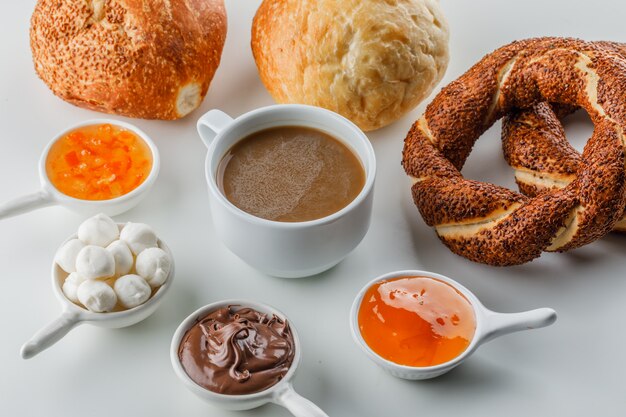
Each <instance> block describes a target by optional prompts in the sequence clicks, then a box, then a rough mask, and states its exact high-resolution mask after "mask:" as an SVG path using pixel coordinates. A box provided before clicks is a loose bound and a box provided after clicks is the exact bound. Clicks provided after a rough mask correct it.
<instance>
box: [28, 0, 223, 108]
mask: <svg viewBox="0 0 626 417" xmlns="http://www.w3.org/2000/svg"><path fill="white" fill-rule="evenodd" d="M225 38H226V12H225V9H224V2H223V0H39V1H38V2H37V5H36V7H35V11H34V13H33V15H32V18H31V29H30V41H31V49H32V53H33V61H34V63H35V69H36V71H37V74H39V77H40V78H41V79H42V80H43V81H44V82H45V83H46V84H47V85H48V87H50V89H51V90H52V91H53V92H54V93H55V94H56V95H57V96H59V97H61V98H62V99H63V100H66V101H69V102H70V103H73V104H75V105H77V106H80V107H86V108H90V109H93V110H98V111H102V112H106V113H115V114H120V115H124V116H129V117H139V118H146V119H177V118H179V117H183V116H185V115H187V114H188V113H190V112H191V111H192V110H194V109H195V108H197V107H198V106H199V105H200V103H201V102H202V99H203V98H204V96H205V95H206V92H207V90H208V88H209V83H210V82H211V79H212V78H213V75H214V74H215V70H216V69H217V67H218V65H219V62H220V57H221V54H222V48H223V46H224V41H225Z"/></svg>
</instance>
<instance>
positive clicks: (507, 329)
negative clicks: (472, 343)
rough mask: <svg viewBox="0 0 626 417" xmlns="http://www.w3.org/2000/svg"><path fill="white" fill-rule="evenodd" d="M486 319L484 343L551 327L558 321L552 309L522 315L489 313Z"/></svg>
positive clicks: (522, 313)
mask: <svg viewBox="0 0 626 417" xmlns="http://www.w3.org/2000/svg"><path fill="white" fill-rule="evenodd" d="M485 318H486V320H485V324H486V326H485V336H484V337H483V340H482V343H486V342H488V341H490V340H493V339H495V338H496V337H499V336H503V335H505V334H509V333H513V332H519V331H521V330H530V329H539V328H541V327H546V326H549V325H551V324H552V323H554V322H555V321H556V311H554V310H553V309H551V308H538V309H536V310H530V311H524V312H521V313H496V312H493V311H487V313H486V317H485Z"/></svg>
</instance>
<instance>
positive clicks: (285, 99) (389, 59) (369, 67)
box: [251, 0, 448, 130]
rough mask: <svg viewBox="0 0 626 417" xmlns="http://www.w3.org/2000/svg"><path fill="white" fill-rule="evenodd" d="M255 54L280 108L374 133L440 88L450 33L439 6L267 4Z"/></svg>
mask: <svg viewBox="0 0 626 417" xmlns="http://www.w3.org/2000/svg"><path fill="white" fill-rule="evenodd" d="M251 46H252V52H253V54H254V59H255V61H256V64H257V67H258V70H259V76H260V77H261V80H262V81H263V84H264V85H265V87H266V88H267V90H268V91H269V93H270V94H271V95H272V97H273V98H274V100H276V101H277V102H279V103H302V104H310V105H315V106H319V107H324V108H327V109H330V110H332V111H335V112H337V113H339V114H341V115H343V116H345V117H347V118H348V119H350V120H352V121H353V122H354V123H356V124H357V125H358V126H359V127H360V128H361V129H363V130H374V129H378V128H380V127H382V126H385V125H387V124H389V123H391V122H393V121H395V120H397V119H398V118H400V117H401V116H402V115H403V114H405V113H406V112H407V111H409V110H411V109H413V108H414V107H415V106H417V104H419V103H420V102H421V101H422V100H424V99H425V98H426V97H427V96H428V95H429V94H430V93H431V92H432V90H433V88H434V87H435V85H436V84H437V83H438V82H439V81H440V80H441V78H442V77H443V75H444V73H445V70H446V68H447V64H448V26H447V23H446V20H445V17H444V16H443V13H442V11H441V8H440V6H439V3H438V1H437V0H393V1H380V0H264V1H263V3H262V4H261V6H260V7H259V9H258V11H257V13H256V15H255V17H254V22H253V25H252V41H251Z"/></svg>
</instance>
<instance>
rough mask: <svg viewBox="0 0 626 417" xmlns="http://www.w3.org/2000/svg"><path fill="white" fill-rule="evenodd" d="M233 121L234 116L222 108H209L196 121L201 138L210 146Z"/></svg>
mask: <svg viewBox="0 0 626 417" xmlns="http://www.w3.org/2000/svg"><path fill="white" fill-rule="evenodd" d="M232 122H233V118H232V117H230V116H229V115H227V114H226V113H224V112H223V111H221V110H217V109H214V110H209V111H208V112H206V113H204V114H203V115H202V116H201V117H200V118H199V119H198V122H197V123H196V128H197V129H198V134H199V135H200V139H202V142H204V145H205V146H206V147H207V148H208V147H209V146H210V145H211V142H213V139H215V136H217V135H218V134H219V133H220V132H221V131H222V130H224V128H225V127H226V126H228V125H229V124H231V123H232Z"/></svg>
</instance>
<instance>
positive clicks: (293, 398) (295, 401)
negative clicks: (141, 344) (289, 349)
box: [170, 300, 328, 417]
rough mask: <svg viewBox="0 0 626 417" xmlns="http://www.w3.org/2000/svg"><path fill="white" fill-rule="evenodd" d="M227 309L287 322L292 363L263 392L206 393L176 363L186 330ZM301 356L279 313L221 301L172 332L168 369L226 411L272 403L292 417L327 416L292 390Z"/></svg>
mask: <svg viewBox="0 0 626 417" xmlns="http://www.w3.org/2000/svg"><path fill="white" fill-rule="evenodd" d="M227 306H232V307H241V308H244V307H249V308H253V309H255V310H257V311H259V312H261V313H266V314H268V315H270V314H275V315H276V316H277V317H280V318H281V319H283V320H285V321H288V322H289V325H290V328H291V333H292V335H293V340H294V343H295V356H294V358H293V362H292V364H291V367H290V368H289V371H287V374H286V375H285V377H284V378H283V379H281V380H280V381H279V382H278V383H277V384H275V385H273V386H271V387H270V388H268V389H266V390H264V391H261V392H257V393H254V394H245V395H227V394H219V393H216V392H213V391H209V390H208V389H205V388H204V387H201V386H200V385H198V384H196V383H195V382H194V381H193V380H192V379H191V378H190V377H189V375H187V373H186V372H185V369H184V368H183V366H182V364H181V363H180V359H179V357H178V349H179V347H180V343H181V341H182V339H183V337H184V336H185V334H186V333H187V330H189V329H190V328H191V327H192V326H193V325H194V324H196V322H197V321H198V320H199V319H201V318H203V317H205V316H206V315H207V314H209V313H210V312H212V311H215V310H217V309H219V308H222V307H227ZM301 357H302V353H301V345H300V339H299V338H298V332H297V331H296V328H295V327H294V325H293V323H292V322H291V321H290V320H288V319H287V317H286V316H285V315H284V314H283V313H281V312H280V311H278V310H276V309H275V308H273V307H270V306H268V305H266V304H261V303H256V302H253V301H247V300H224V301H218V302H215V303H212V304H208V305H206V306H204V307H201V308H199V309H198V310H196V311H194V312H193V313H192V314H190V315H189V316H188V317H187V318H186V319H185V320H184V321H183V322H182V323H181V324H180V326H178V329H176V332H175V333H174V337H173V338H172V344H171V346H170V359H171V361H172V366H173V367H174V372H175V373H176V375H177V376H178V377H179V378H180V380H181V381H183V383H184V384H185V386H186V387H187V388H188V389H189V390H190V391H191V392H193V393H194V394H196V395H197V396H198V397H200V398H202V399H203V400H204V401H206V402H207V403H209V404H212V405H214V406H216V407H220V408H223V409H226V410H250V409H252V408H257V407H260V406H262V405H264V404H267V403H274V404H278V405H280V406H282V407H285V408H286V409H287V410H289V411H290V412H291V413H292V414H293V415H294V416H296V417H328V416H327V415H326V413H324V412H323V411H322V410H321V409H320V408H319V407H318V406H316V405H315V404H313V403H312V402H311V401H309V400H307V399H306V398H304V397H302V396H300V395H299V394H298V393H297V392H296V391H295V390H294V389H293V385H292V384H291V380H292V379H293V377H294V375H295V374H296V370H297V368H298V365H299V364H300V360H301Z"/></svg>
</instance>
